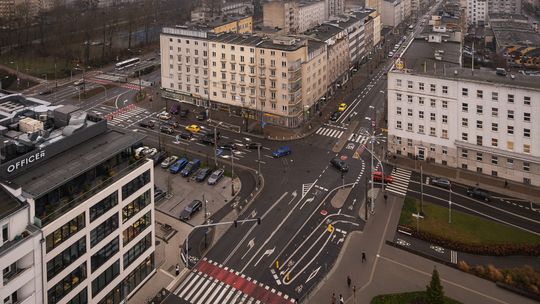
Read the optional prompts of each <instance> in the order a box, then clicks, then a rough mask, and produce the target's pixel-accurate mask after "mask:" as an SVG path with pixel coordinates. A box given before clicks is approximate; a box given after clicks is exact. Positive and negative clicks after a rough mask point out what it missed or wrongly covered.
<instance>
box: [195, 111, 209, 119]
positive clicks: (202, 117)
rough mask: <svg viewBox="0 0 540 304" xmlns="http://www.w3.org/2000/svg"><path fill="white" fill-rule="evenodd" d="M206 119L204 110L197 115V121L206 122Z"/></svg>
mask: <svg viewBox="0 0 540 304" xmlns="http://www.w3.org/2000/svg"><path fill="white" fill-rule="evenodd" d="M207 118H208V117H207V116H206V110H203V111H201V112H199V114H197V120H201V121H202V120H206V119H207Z"/></svg>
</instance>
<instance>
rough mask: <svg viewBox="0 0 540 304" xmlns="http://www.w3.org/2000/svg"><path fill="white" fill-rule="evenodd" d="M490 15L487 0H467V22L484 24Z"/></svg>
mask: <svg viewBox="0 0 540 304" xmlns="http://www.w3.org/2000/svg"><path fill="white" fill-rule="evenodd" d="M487 16H488V1H487V0H467V24H468V25H474V26H478V25H484V24H485V23H486V21H487Z"/></svg>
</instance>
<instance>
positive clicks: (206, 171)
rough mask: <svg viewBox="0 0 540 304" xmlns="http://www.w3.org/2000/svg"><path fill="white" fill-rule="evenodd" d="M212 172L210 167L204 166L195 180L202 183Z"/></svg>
mask: <svg viewBox="0 0 540 304" xmlns="http://www.w3.org/2000/svg"><path fill="white" fill-rule="evenodd" d="M211 173H212V170H210V168H202V169H200V170H199V171H198V172H197V174H196V175H195V181H197V182H199V183H202V182H204V180H205V179H206V178H207V177H208V176H209V175H210V174H211Z"/></svg>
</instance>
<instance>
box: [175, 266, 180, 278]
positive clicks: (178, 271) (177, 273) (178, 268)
mask: <svg viewBox="0 0 540 304" xmlns="http://www.w3.org/2000/svg"><path fill="white" fill-rule="evenodd" d="M179 274H180V266H179V265H178V264H176V276H178V275H179Z"/></svg>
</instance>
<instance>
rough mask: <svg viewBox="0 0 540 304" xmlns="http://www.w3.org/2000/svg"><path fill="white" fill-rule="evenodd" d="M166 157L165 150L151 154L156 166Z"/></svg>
mask: <svg viewBox="0 0 540 304" xmlns="http://www.w3.org/2000/svg"><path fill="white" fill-rule="evenodd" d="M165 157H167V152H165V151H159V152H158V153H156V154H155V155H154V156H152V160H153V161H154V166H157V165H158V164H161V162H162V161H163V160H164V159H165Z"/></svg>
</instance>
